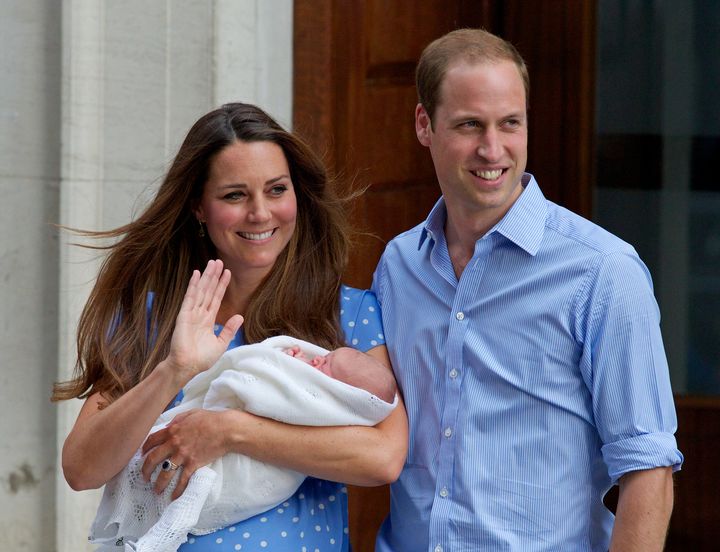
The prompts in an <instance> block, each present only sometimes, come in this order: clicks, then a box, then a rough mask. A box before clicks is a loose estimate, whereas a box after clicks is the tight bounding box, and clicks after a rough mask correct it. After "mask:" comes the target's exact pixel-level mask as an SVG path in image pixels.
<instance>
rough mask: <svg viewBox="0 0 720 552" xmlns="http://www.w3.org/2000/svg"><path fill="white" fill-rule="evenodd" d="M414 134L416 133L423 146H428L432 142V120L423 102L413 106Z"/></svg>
mask: <svg viewBox="0 0 720 552" xmlns="http://www.w3.org/2000/svg"><path fill="white" fill-rule="evenodd" d="M415 134H417V139H418V141H419V142H420V143H421V144H422V145H423V146H425V147H430V144H431V143H432V140H431V134H432V121H431V120H430V115H428V112H427V111H425V108H424V107H423V104H417V105H416V106H415Z"/></svg>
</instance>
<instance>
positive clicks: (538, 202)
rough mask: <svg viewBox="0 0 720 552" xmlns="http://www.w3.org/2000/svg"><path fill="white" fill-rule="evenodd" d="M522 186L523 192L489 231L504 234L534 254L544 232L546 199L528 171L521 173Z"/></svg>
mask: <svg viewBox="0 0 720 552" xmlns="http://www.w3.org/2000/svg"><path fill="white" fill-rule="evenodd" d="M522 186H523V188H524V190H523V193H521V194H520V197H518V198H517V200H516V201H515V203H514V204H513V206H512V207H510V210H509V211H508V212H507V214H506V215H505V216H504V217H503V218H502V219H500V222H498V223H497V224H496V225H495V227H494V228H492V229H491V230H490V232H493V231H495V232H497V233H498V234H501V235H503V236H505V237H506V238H507V239H508V240H510V241H511V242H513V243H514V244H515V245H517V246H518V247H520V248H522V249H524V250H525V251H526V252H527V253H529V254H530V255H533V256H535V255H536V254H537V252H538V250H539V249H540V243H541V242H542V239H543V235H544V233H545V219H546V217H547V201H546V200H545V196H544V195H543V193H542V192H541V191H540V186H538V183H537V181H536V180H535V177H534V176H533V175H531V174H530V173H525V174H524V175H523V177H522Z"/></svg>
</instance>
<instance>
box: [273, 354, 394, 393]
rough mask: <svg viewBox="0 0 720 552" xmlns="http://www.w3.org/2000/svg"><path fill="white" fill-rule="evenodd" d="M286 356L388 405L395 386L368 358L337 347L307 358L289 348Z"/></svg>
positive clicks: (381, 367)
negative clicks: (323, 353)
mask: <svg viewBox="0 0 720 552" xmlns="http://www.w3.org/2000/svg"><path fill="white" fill-rule="evenodd" d="M285 353H286V354H288V355H290V356H291V357H295V358H297V359H298V360H302V361H303V362H306V363H307V364H309V365H310V366H313V367H315V368H317V369H318V370H320V371H321V372H322V373H323V374H326V375H328V376H330V377H331V378H333V379H336V380H338V381H341V382H343V383H347V384H348V385H352V386H353V387H358V388H360V389H364V390H365V391H367V392H368V393H372V394H373V395H375V396H376V397H378V398H379V399H382V400H383V401H385V402H388V403H391V402H393V399H394V398H395V393H396V392H397V387H396V384H395V378H394V377H393V375H392V373H391V372H390V370H389V369H388V368H387V367H386V366H384V365H383V364H382V363H381V362H380V361H378V360H375V359H374V358H373V357H371V356H370V355H367V354H365V353H361V352H360V351H358V350H357V349H352V348H350V347H340V348H338V349H335V350H334V351H331V352H329V353H328V354H327V355H325V356H322V355H315V356H313V357H312V358H309V357H308V356H307V355H306V354H305V353H304V352H303V351H302V350H301V349H300V346H299V345H294V346H293V347H288V348H287V349H285Z"/></svg>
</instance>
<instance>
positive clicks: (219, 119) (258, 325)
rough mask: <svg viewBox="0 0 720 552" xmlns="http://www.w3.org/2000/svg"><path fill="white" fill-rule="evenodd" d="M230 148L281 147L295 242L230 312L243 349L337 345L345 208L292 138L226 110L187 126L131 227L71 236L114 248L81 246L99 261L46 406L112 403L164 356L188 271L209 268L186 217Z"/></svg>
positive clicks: (266, 122)
mask: <svg viewBox="0 0 720 552" xmlns="http://www.w3.org/2000/svg"><path fill="white" fill-rule="evenodd" d="M237 140H241V141H245V142H262V141H267V142H273V143H275V144H277V145H278V146H280V147H281V148H282V150H283V152H284V153H285V157H286V158H287V161H288V166H289V168H290V177H291V179H292V182H293V186H294V189H295V195H296V197H297V222H296V228H295V232H294V233H293V236H292V238H291V240H290V242H289V243H288V246H287V247H286V248H285V249H284V251H283V252H282V253H281V254H280V256H279V257H278V259H277V261H276V262H275V265H274V267H273V269H272V270H271V272H270V273H269V274H268V276H267V277H266V278H265V279H264V280H263V282H262V283H261V284H260V285H259V286H258V288H257V289H256V291H255V293H254V295H253V297H252V298H251V300H250V304H249V306H248V309H247V312H244V313H241V314H243V316H244V317H245V322H244V324H243V331H244V334H245V341H246V343H255V342H258V341H261V340H263V339H265V338H267V337H270V336H274V335H280V334H287V335H292V336H295V337H298V338H301V339H305V340H307V341H312V342H315V343H317V344H318V345H321V346H323V347H325V348H328V349H332V348H335V347H337V346H339V345H341V344H343V341H344V339H343V334H342V331H341V329H340V322H339V315H338V298H339V290H340V278H341V275H342V273H343V271H344V269H345V266H346V264H347V255H348V248H349V245H348V239H349V231H348V227H347V217H346V216H345V211H344V204H345V199H342V198H340V197H338V195H337V194H336V192H335V190H334V186H333V185H332V183H331V182H330V181H329V178H328V175H327V173H326V170H325V167H324V165H323V163H322V162H321V161H320V159H319V158H318V157H317V156H316V155H315V154H314V153H313V152H312V150H311V149H310V148H309V147H308V146H307V145H306V144H305V143H304V142H303V141H302V140H300V139H299V138H298V137H297V136H295V135H293V134H291V133H289V132H287V131H285V130H284V129H283V128H282V127H280V126H279V125H278V124H277V123H276V122H275V121H274V120H273V119H272V118H271V117H270V116H269V115H268V114H266V113H265V112H264V111H262V110H261V109H259V108H257V107H255V106H253V105H248V104H241V103H232V104H227V105H224V106H222V107H220V108H219V109H216V110H214V111H212V112H210V113H208V114H207V115H205V116H203V117H202V118H200V119H199V120H198V121H197V122H196V123H195V124H194V125H193V127H192V128H191V129H190V131H189V132H188V135H187V137H186V138H185V141H184V142H183V144H182V146H180V150H179V151H178V154H177V156H176V157H175V160H174V161H173V163H172V165H171V167H170V169H169V171H168V173H167V175H166V177H165V179H164V181H163V182H162V184H161V186H160V189H159V190H158V193H157V195H156V196H155V198H154V200H153V201H152V202H151V204H150V205H149V206H148V207H147V208H146V209H145V211H144V212H143V213H142V214H141V215H140V216H139V218H137V220H135V221H133V222H131V223H129V224H126V225H125V226H121V227H119V228H116V229H114V230H108V231H104V232H91V231H78V233H79V234H80V235H82V236H86V237H91V238H100V239H108V238H109V239H114V240H115V242H114V243H113V244H112V245H108V246H104V245H91V246H89V247H94V248H98V249H107V250H108V252H109V253H108V255H107V257H106V258H105V260H104V262H103V263H102V266H101V268H100V272H99V275H98V278H97V281H96V283H95V287H94V288H93V290H92V292H91V293H90V297H89V298H88V301H87V303H86V304H85V307H84V309H83V311H82V314H81V316H80V321H79V325H78V333H77V351H78V357H77V363H76V366H75V373H74V378H73V379H72V380H70V381H67V382H61V383H56V384H55V386H54V389H53V394H52V400H54V401H57V400H64V399H71V398H75V397H78V398H86V397H88V396H90V395H91V394H94V393H101V394H102V396H103V398H104V399H106V400H107V401H108V402H112V401H113V400H115V399H117V398H118V397H120V396H121V395H122V394H123V393H125V392H127V391H128V390H129V389H131V388H132V387H133V386H135V385H137V384H138V382H140V381H142V380H143V379H144V378H145V377H147V375H148V374H149V373H150V372H152V370H153V369H154V367H155V366H157V364H158V363H159V362H160V361H161V360H162V359H164V358H165V357H166V356H167V354H168V352H169V347H170V338H171V336H172V332H173V329H174V325H175V318H176V317H177V313H178V311H179V310H180V304H181V303H182V299H183V296H184V294H185V290H186V288H187V285H188V281H189V279H190V276H191V274H192V271H193V269H198V270H202V269H203V268H204V267H205V265H206V264H207V261H208V260H210V259H213V258H216V251H215V248H214V246H213V244H212V242H211V241H210V239H209V238H207V237H203V238H201V237H199V235H198V223H197V220H196V218H195V216H194V215H193V212H192V209H193V207H194V206H195V205H197V202H198V201H199V199H200V197H201V195H202V191H203V186H204V185H205V182H206V180H207V176H208V171H209V165H210V162H211V161H212V159H213V157H214V156H215V155H216V154H217V153H218V152H219V151H220V150H222V149H223V148H225V147H226V146H228V145H230V144H232V143H234V142H235V141H237ZM238 276H239V277H241V275H238ZM238 276H235V275H233V277H238ZM151 293H152V295H153V301H152V309H151V310H150V315H149V316H148V308H147V305H148V297H149V295H150V294H151Z"/></svg>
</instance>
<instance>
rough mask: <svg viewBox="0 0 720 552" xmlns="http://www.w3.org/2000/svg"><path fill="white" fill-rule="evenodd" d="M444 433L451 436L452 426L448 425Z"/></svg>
mask: <svg viewBox="0 0 720 552" xmlns="http://www.w3.org/2000/svg"><path fill="white" fill-rule="evenodd" d="M443 434H444V435H445V437H450V436H451V435H452V428H449V427H446V428H445V431H444V432H443Z"/></svg>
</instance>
